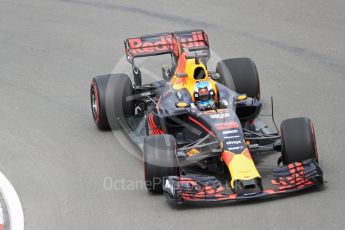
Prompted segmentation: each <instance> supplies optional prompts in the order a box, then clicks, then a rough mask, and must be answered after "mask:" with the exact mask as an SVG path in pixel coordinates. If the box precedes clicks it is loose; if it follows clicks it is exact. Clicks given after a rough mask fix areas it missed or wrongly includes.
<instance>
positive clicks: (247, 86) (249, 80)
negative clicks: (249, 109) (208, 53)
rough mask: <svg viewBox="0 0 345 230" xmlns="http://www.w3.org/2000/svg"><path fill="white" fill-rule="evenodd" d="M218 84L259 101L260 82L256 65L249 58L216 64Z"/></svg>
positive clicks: (228, 60) (226, 60)
mask: <svg viewBox="0 0 345 230" xmlns="http://www.w3.org/2000/svg"><path fill="white" fill-rule="evenodd" d="M216 71H217V73H219V75H220V80H219V82H220V83H221V84H223V85H225V86H226V87H228V88H229V89H231V90H233V91H235V92H237V93H239V94H247V96H248V97H252V98H256V99H258V100H259V99H260V81H259V74H258V71H257V68H256V65H255V63H254V61H253V60H251V59H250V58H232V59H225V60H222V61H220V62H218V64H217V67H216Z"/></svg>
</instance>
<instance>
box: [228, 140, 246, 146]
mask: <svg viewBox="0 0 345 230" xmlns="http://www.w3.org/2000/svg"><path fill="white" fill-rule="evenodd" d="M242 143H243V142H242V141H228V142H226V144H227V145H239V144H242Z"/></svg>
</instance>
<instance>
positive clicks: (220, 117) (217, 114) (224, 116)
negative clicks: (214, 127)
mask: <svg viewBox="0 0 345 230" xmlns="http://www.w3.org/2000/svg"><path fill="white" fill-rule="evenodd" d="M226 117H230V114H229V113H216V114H211V115H210V118H212V119H223V118H226Z"/></svg>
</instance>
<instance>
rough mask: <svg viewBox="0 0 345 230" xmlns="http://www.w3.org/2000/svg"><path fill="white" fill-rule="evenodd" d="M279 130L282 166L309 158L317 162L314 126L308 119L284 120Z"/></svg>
mask: <svg viewBox="0 0 345 230" xmlns="http://www.w3.org/2000/svg"><path fill="white" fill-rule="evenodd" d="M280 130H281V138H282V148H281V150H282V160H283V164H284V165H288V164H290V163H293V162H302V161H305V160H307V159H310V158H313V159H315V160H316V161H318V155H317V147H316V139H315V133H314V126H313V123H312V122H311V120H310V119H308V118H305V117H298V118H292V119H287V120H284V121H283V122H282V123H281V126H280Z"/></svg>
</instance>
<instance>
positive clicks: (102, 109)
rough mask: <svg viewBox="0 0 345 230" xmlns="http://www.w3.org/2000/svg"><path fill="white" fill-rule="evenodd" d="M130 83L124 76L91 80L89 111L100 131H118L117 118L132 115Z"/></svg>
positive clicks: (103, 76)
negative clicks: (129, 99)
mask: <svg viewBox="0 0 345 230" xmlns="http://www.w3.org/2000/svg"><path fill="white" fill-rule="evenodd" d="M131 95H133V86H132V82H131V80H130V79H129V77H128V75H126V74H107V75H102V76H97V77H95V78H93V79H92V83H91V88H90V98H91V111H92V116H93V119H94V121H95V123H96V125H97V127H98V128H99V129H101V130H110V128H112V129H115V130H116V129H118V128H119V124H118V122H117V118H118V117H120V116H124V115H131V114H133V113H134V108H133V103H132V102H131V101H128V100H127V99H128V97H129V96H131Z"/></svg>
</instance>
